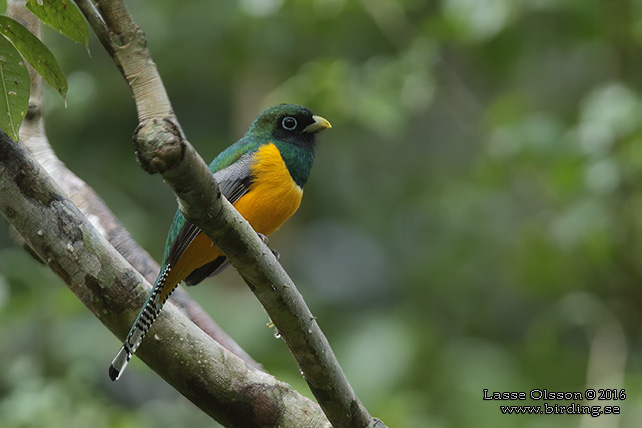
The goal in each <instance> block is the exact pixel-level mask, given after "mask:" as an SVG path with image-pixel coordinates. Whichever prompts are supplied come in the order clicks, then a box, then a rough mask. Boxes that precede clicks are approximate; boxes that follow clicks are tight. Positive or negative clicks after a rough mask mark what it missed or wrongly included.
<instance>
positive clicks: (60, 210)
mask: <svg viewBox="0 0 642 428" xmlns="http://www.w3.org/2000/svg"><path fill="white" fill-rule="evenodd" d="M0 212H1V213H2V214H3V215H4V217H5V218H6V219H7V220H8V221H9V222H10V223H11V224H12V225H13V226H14V227H15V228H16V229H17V230H18V231H19V232H20V234H21V235H22V236H23V237H24V239H25V240H26V242H27V243H28V244H29V246H30V247H31V248H32V249H33V250H34V252H35V253H36V254H37V255H38V257H40V258H41V259H42V260H44V261H45V262H46V263H47V265H48V266H49V267H50V268H51V269H52V270H53V271H54V272H55V273H57V274H58V275H59V276H60V277H61V278H62V279H63V281H65V282H66V283H67V284H68V285H69V288H70V289H71V290H72V291H73V292H74V294H76V296H78V298H79V299H80V300H81V301H82V302H83V303H84V304H85V305H86V306H87V307H88V308H89V309H90V310H91V311H92V312H93V313H94V314H95V315H96V317H98V318H99V319H100V320H101V322H103V324H105V326H107V328H109V329H110V330H111V331H113V332H114V333H115V334H118V335H122V334H123V331H126V330H127V329H128V328H129V325H130V323H131V322H132V314H135V313H136V312H137V311H138V309H139V308H140V307H141V306H142V304H143V303H144V300H145V297H146V294H147V290H148V289H149V284H147V283H146V280H145V278H143V277H142V276H141V275H140V274H139V273H138V272H137V271H136V270H135V269H133V268H132V267H131V266H130V265H129V264H128V263H127V261H126V260H125V259H124V258H123V257H122V256H121V255H120V254H119V253H118V252H117V251H116V250H115V249H114V248H113V247H112V246H111V245H110V244H109V243H108V242H107V241H106V240H105V238H104V237H103V236H102V235H101V234H100V233H99V232H98V231H97V230H96V229H95V228H94V227H93V226H92V225H91V223H89V221H87V219H86V218H85V217H84V216H83V215H82V214H81V213H80V211H79V210H78V208H77V207H76V206H75V205H74V204H73V203H72V202H71V201H69V200H68V199H66V198H65V197H64V196H63V194H62V192H61V190H60V189H59V188H58V187H57V186H56V184H55V183H54V182H53V180H52V179H51V178H50V177H49V176H48V175H47V173H46V172H45V171H44V170H43V169H42V167H41V166H40V165H39V163H38V162H37V161H36V160H35V159H33V157H32V155H31V154H30V153H29V152H28V151H27V150H26V149H25V148H24V147H23V146H21V145H19V144H16V143H15V142H13V141H11V140H10V139H9V137H8V136H7V135H6V134H4V133H3V132H0ZM138 355H139V357H140V358H142V360H143V361H144V362H145V363H146V364H147V365H148V366H150V367H151V368H152V369H153V370H155V371H156V372H157V373H159V374H160V375H161V376H162V377H163V378H164V379H165V380H166V381H167V382H168V383H169V384H171V385H172V386H173V387H174V388H176V389H177V390H178V391H179V392H180V393H181V394H183V395H184V396H185V397H187V398H189V399H190V400H191V401H192V402H194V404H196V405H197V406H198V407H200V408H201V409H202V410H203V411H204V412H206V413H207V414H209V415H211V416H212V417H214V418H215V419H217V420H218V421H220V422H221V423H222V424H224V425H226V426H230V427H263V426H266V427H267V426H283V427H292V428H296V427H302V426H306V427H307V426H311V427H328V426H329V423H328V422H327V420H326V419H325V417H324V415H323V413H322V412H321V410H320V409H319V408H318V407H317V405H316V404H315V403H313V402H311V401H310V400H308V399H306V398H304V397H302V396H300V395H299V394H298V393H297V392H296V391H294V390H292V388H291V387H290V386H289V385H287V384H284V383H282V382H279V381H278V380H276V379H275V378H274V377H272V376H270V375H268V374H266V373H264V372H262V371H260V370H257V369H255V368H253V367H251V366H249V365H247V364H246V363H244V362H243V361H242V360H241V359H239V358H238V357H236V356H234V355H233V354H231V353H230V352H228V351H227V350H226V349H225V348H223V347H221V346H220V345H219V344H218V343H217V342H216V341H214V340H212V339H211V338H210V337H209V336H207V335H206V334H205V333H204V332H203V331H202V330H200V329H199V328H198V327H196V326H195V325H194V324H193V323H192V322H190V321H189V320H188V319H187V318H186V317H185V316H184V315H183V314H182V313H181V312H180V311H178V310H176V308H175V307H174V306H172V305H169V306H167V308H166V310H164V311H163V312H162V314H161V315H160V316H159V318H158V320H157V321H156V323H155V325H154V330H153V332H152V334H150V335H149V336H148V339H147V340H146V341H145V342H144V343H143V344H142V346H141V347H140V349H139V352H138Z"/></svg>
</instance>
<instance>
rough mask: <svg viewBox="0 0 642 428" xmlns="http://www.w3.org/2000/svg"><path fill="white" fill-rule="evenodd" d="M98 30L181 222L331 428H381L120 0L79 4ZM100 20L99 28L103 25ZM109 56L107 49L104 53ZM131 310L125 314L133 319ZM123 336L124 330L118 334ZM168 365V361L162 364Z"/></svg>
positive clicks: (146, 152)
mask: <svg viewBox="0 0 642 428" xmlns="http://www.w3.org/2000/svg"><path fill="white" fill-rule="evenodd" d="M77 3H78V5H79V6H80V8H81V10H82V11H83V13H84V14H90V15H91V16H88V17H87V19H88V21H89V22H90V23H92V25H94V23H98V24H97V25H99V26H100V27H101V28H98V29H96V33H97V34H98V35H100V34H109V36H110V37H109V41H107V40H104V41H102V43H103V44H105V43H109V44H110V45H111V47H112V49H113V52H114V54H113V58H114V61H115V63H116V64H117V65H118V67H119V69H120V70H121V72H122V73H123V75H124V77H125V79H126V80H127V82H128V84H129V85H130V88H131V90H132V93H133V94H134V99H135V102H136V107H137V110H138V115H139V122H140V123H139V126H138V128H137V130H136V134H135V136H134V144H135V147H136V151H137V155H138V160H139V162H140V163H141V165H142V166H143V168H145V169H146V170H147V171H148V172H150V173H156V172H159V173H161V174H162V176H163V179H164V180H165V181H166V182H167V184H168V185H169V186H170V187H171V188H172V189H173V190H174V192H175V193H176V196H177V198H178V201H179V206H180V207H181V210H182V212H183V214H184V215H185V217H186V218H187V219H188V220H189V221H191V222H192V223H194V224H196V225H197V226H199V227H200V228H201V230H202V231H203V232H204V233H205V234H206V235H207V236H208V237H209V238H210V239H212V241H213V242H214V243H215V244H216V245H218V246H219V247H220V248H221V249H222V250H223V251H224V252H225V254H226V255H227V257H228V258H229V260H230V261H231V263H232V265H234V267H235V268H236V269H237V270H238V271H239V273H240V274H241V276H242V277H243V278H244V279H245V281H246V282H247V283H248V285H249V286H250V288H251V289H252V291H253V292H254V293H255V295H256V296H257V298H258V299H259V300H260V301H261V303H262V304H263V306H264V308H265V310H266V311H267V312H268V314H269V315H270V318H271V319H272V321H273V322H274V324H275V326H276V327H277V329H278V331H279V332H280V334H281V336H282V337H283V338H284V340H285V342H286V343H287V345H288V347H289V348H290V350H291V352H292V354H293V355H294V357H295V359H296V361H297V363H298V364H299V367H300V369H301V371H302V373H303V375H304V377H305V380H306V381H307V382H308V385H309V386H310V389H311V390H312V393H313V394H314V395H315V397H316V398H317V400H318V401H319V404H320V405H321V407H322V408H323V410H324V412H325V413H326V416H327V417H328V419H329V420H330V422H331V423H332V425H333V426H334V427H336V428H341V427H346V428H347V427H350V428H357V427H372V426H380V427H383V426H384V425H383V424H382V423H381V422H380V421H378V420H376V419H374V418H373V417H372V416H370V415H369V414H368V412H367V410H366V409H365V407H364V406H363V405H362V404H361V402H360V401H359V399H358V398H357V396H356V394H355V393H354V391H353V390H352V387H351V386H350V384H349V382H348V380H347V379H346V377H345V375H344V374H343V372H342V370H341V367H340V366H339V363H338V362H337V360H336V357H335V356H334V354H333V352H332V349H331V348H330V345H329V343H328V341H327V339H326V338H325V336H324V335H323V333H322V331H321V329H320V328H319V326H318V324H317V322H316V319H315V317H314V316H312V314H311V312H310V310H309V309H308V307H307V306H306V304H305V302H304V301H303V298H302V297H301V295H300V294H299V292H298V291H297V289H296V287H295V285H294V283H293V282H292V280H291V279H290V278H289V276H288V275H287V273H286V272H285V271H284V270H283V268H282V267H281V265H280V264H279V263H278V261H277V260H276V258H275V257H274V256H273V255H272V253H271V251H270V250H269V249H268V248H267V246H266V245H265V244H263V243H262V242H261V241H260V239H259V238H258V237H257V235H256V233H255V232H254V231H253V230H252V228H251V227H250V225H249V224H248V223H247V222H246V221H245V220H244V219H243V217H241V215H240V214H239V213H238V212H237V211H236V210H235V209H234V208H233V207H232V205H231V204H230V203H229V202H228V201H227V200H226V199H225V198H223V197H221V192H220V191H219V189H218V186H217V184H216V182H215V180H214V178H213V176H212V174H211V172H210V171H209V169H208V168H207V165H206V164H205V162H203V160H202V159H201V158H200V156H199V155H198V154H197V153H196V151H195V150H194V148H193V147H192V146H191V145H190V144H189V143H188V142H187V140H186V139H185V137H184V135H183V132H182V131H181V128H180V125H179V124H178V120H177V119H176V117H175V116H174V114H173V111H172V109H171V104H170V102H169V99H168V97H167V93H166V91H165V89H164V87H163V84H162V81H161V79H160V76H159V75H158V71H157V69H156V66H155V64H154V62H153V61H152V58H151V56H150V53H149V51H148V50H147V47H146V41H145V38H144V35H143V33H142V31H141V30H140V28H139V27H138V25H137V24H136V23H135V22H134V20H133V18H132V17H131V15H130V14H129V13H128V11H127V9H126V7H125V5H124V4H123V2H122V1H121V0H103V1H101V2H100V3H99V4H98V6H97V8H98V12H99V13H100V16H101V19H98V18H97V17H96V16H93V15H94V14H95V9H93V7H91V5H90V3H89V2H88V0H77ZM103 23H104V26H105V27H106V31H105V28H102V24H103ZM108 51H109V49H108ZM135 315H136V314H135V313H134V312H132V313H129V314H128V315H127V316H128V318H129V319H132V320H133V319H134V317H135ZM119 333H120V336H121V337H123V336H124V335H125V333H126V330H125V329H123V330H122V331H121V332H119ZM168 364H170V362H168Z"/></svg>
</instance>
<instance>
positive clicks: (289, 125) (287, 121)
mask: <svg viewBox="0 0 642 428" xmlns="http://www.w3.org/2000/svg"><path fill="white" fill-rule="evenodd" d="M296 125H297V122H296V119H295V118H293V117H291V116H288V117H285V118H283V120H282V121H281V126H283V129H287V130H288V131H292V130H293V129H294V128H296Z"/></svg>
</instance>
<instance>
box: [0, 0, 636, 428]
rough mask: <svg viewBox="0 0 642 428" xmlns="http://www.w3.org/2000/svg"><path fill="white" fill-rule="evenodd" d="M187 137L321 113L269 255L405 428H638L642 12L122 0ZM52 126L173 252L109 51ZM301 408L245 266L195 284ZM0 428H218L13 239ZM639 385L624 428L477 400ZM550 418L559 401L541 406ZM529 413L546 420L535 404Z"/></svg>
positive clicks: (120, 203)
mask: <svg viewBox="0 0 642 428" xmlns="http://www.w3.org/2000/svg"><path fill="white" fill-rule="evenodd" d="M130 7H131V9H132V12H133V14H134V17H135V18H136V19H137V20H138V21H139V22H140V23H141V25H142V27H143V29H144V30H145V32H146V34H147V37H148V39H149V44H150V48H151V50H152V53H153V55H154V56H155V59H156V62H157V63H158V66H159V69H160V72H161V74H162V76H163V78H164V79H165V83H166V85H167V87H168V90H169V92H170V96H171V98H172V101H173V103H174V107H175V109H176V112H177V115H178V117H179V119H180V120H181V123H182V124H183V126H184V128H185V131H186V133H187V135H188V137H189V139H190V141H191V143H192V144H194V146H195V147H196V148H197V149H198V150H199V152H200V153H201V155H202V156H203V157H204V158H205V159H206V160H209V159H212V158H213V157H214V156H216V154H217V153H219V152H220V151H221V150H223V148H225V147H226V146H227V145H229V144H230V143H232V142H233V141H235V140H236V139H237V138H238V137H239V136H240V135H242V134H243V133H244V131H245V129H246V128H247V126H248V124H249V122H250V121H251V120H252V118H253V117H254V116H255V115H256V114H257V113H258V112H259V111H260V110H261V109H262V108H263V107H265V106H267V105H270V104H273V103H277V102H296V103H300V104H304V105H306V106H308V107H310V108H311V109H312V110H313V111H314V112H315V113H317V114H320V115H322V116H324V117H326V118H327V119H329V120H330V121H331V122H332V124H333V126H334V128H333V129H332V130H331V131H328V132H326V133H324V134H322V136H321V143H320V145H319V150H318V156H317V159H316V163H315V167H314V170H313V173H312V176H311V179H310V181H309V182H308V184H307V186H306V192H305V198H304V202H303V205H302V207H301V210H300V211H299V213H298V214H297V215H296V216H295V217H294V218H293V219H292V220H290V222H289V223H288V224H287V225H286V226H285V227H284V228H283V230H281V231H279V232H278V233H277V234H275V235H274V236H273V237H272V239H271V243H272V246H273V247H274V248H277V249H278V250H279V251H280V253H281V262H282V263H283V265H284V266H285V268H286V270H287V271H288V272H289V273H290V274H291V275H292V277H293V279H294V281H295V282H296V284H297V285H298V286H299V288H300V290H301V292H302V293H303V295H304V296H305V297H306V300H307V302H308V304H309V305H310V307H311V309H312V311H313V312H314V313H315V315H316V316H317V317H318V319H319V324H320V325H321V327H322V328H323V329H324V331H325V333H326V335H327V336H328V338H329V340H330V342H331V343H332V345H333V347H334V349H335V351H336V353H337V356H338V358H339V361H340V362H341V364H342V366H343V368H344V370H345V372H346V374H347V376H348V378H349V379H350V380H351V382H352V383H353V386H354V387H355V390H356V392H357V394H358V395H359V396H360V398H361V399H362V401H363V402H364V404H365V405H366V407H367V408H368V409H369V411H370V412H371V413H372V414H373V415H375V416H378V417H380V418H381V419H382V420H384V421H385V422H386V424H387V425H388V426H390V427H411V428H412V427H428V426H431V427H471V426H488V427H515V426H525V427H568V426H578V427H579V426H582V427H588V426H590V427H593V426H600V427H601V426H605V427H606V426H608V427H634V426H638V425H639V420H640V419H641V418H642V396H641V394H640V391H641V389H642V364H641V363H640V357H641V353H642V352H641V351H642V349H641V347H640V338H641V332H640V328H639V325H640V321H641V320H640V314H641V313H642V312H641V309H642V289H641V287H640V284H641V280H642V264H641V263H640V261H639V260H640V255H641V253H642V241H641V239H642V193H641V192H640V189H639V187H640V185H639V182H640V176H641V175H642V174H641V171H642V120H641V119H640V118H641V117H642V99H641V97H640V88H641V86H642V80H641V78H640V76H642V53H641V51H642V6H640V3H639V2H634V1H632V0H613V1H609V2H598V1H594V0H566V1H563V2H561V1H555V0H521V1H514V0H485V1H478V0H441V1H432V2H426V1H421V0H399V1H395V0H378V1H367V0H362V1H357V0H263V1H259V0H242V1H239V2H214V3H212V2H210V1H205V0H194V1H190V2H175V1H167V0H156V1H153V2H152V1H138V2H131V4H130ZM45 37H46V42H47V44H48V46H50V48H51V49H52V50H53V51H54V54H55V55H56V57H57V58H58V60H59V62H60V63H61V65H62V68H63V70H64V71H65V73H67V75H68V79H69V92H68V102H67V106H66V107H65V106H64V104H63V102H62V101H61V100H60V98H59V97H58V96H56V94H55V93H53V91H52V92H51V93H50V94H49V95H50V97H48V99H47V104H46V108H47V131H48V135H49V138H50V140H51V142H52V145H53V146H54V148H55V149H56V150H57V153H58V155H59V156H60V158H61V159H62V160H63V161H64V162H66V163H67V165H68V166H69V167H70V168H71V169H72V170H74V171H75V172H76V173H77V174H78V175H80V176H81V177H82V178H83V179H84V180H86V181H87V182H88V183H89V184H90V185H91V186H93V187H94V188H95V189H96V190H97V191H98V192H99V193H100V194H101V195H102V196H103V198H104V199H105V200H106V201H107V202H108V204H109V205H110V207H111V208H112V209H113V210H114V211H115V212H116V214H117V215H118V216H119V218H120V219H121V220H122V221H123V222H124V224H125V225H126V226H127V227H128V229H129V230H130V231H131V232H132V234H133V235H134V237H135V238H136V239H137V240H138V241H139V242H140V243H141V244H142V245H143V246H144V247H145V248H146V249H148V251H149V252H150V253H151V254H152V255H153V256H154V257H156V258H157V259H160V258H161V255H162V248H163V244H164V240H165V235H166V231H167V227H168V225H169V223H170V222H171V219H172V216H173V213H174V210H175V208H176V204H175V201H174V200H173V197H172V195H171V193H170V191H169V189H167V188H166V187H165V186H164V185H163V184H162V183H161V182H160V181H159V179H158V177H155V176H148V175H146V174H145V173H144V172H143V171H142V170H141V169H140V167H139V166H138V165H137V164H136V162H135V158H134V156H133V153H132V147H131V144H130V141H131V135H132V132H133V129H134V128H135V126H136V115H135V112H134V106H133V102H132V100H131V95H130V94H129V93H128V90H127V87H126V85H125V84H124V82H123V81H122V80H121V79H122V78H121V76H120V75H119V74H118V73H117V71H116V69H115V68H114V67H113V65H112V64H111V63H110V60H109V58H108V57H107V55H106V54H105V53H104V52H103V51H102V48H101V46H100V45H99V44H98V43H97V42H96V40H95V39H92V40H91V43H90V48H91V57H88V56H87V55H86V53H85V50H84V48H83V47H82V46H80V45H73V44H72V43H71V42H69V41H68V40H66V39H64V38H63V37H62V36H59V35H57V34H55V33H54V32H53V31H46V34H45ZM189 291H190V293H191V294H192V295H193V296H194V297H195V298H196V299H197V300H198V301H199V302H200V303H201V304H202V305H203V306H204V307H205V308H206V310H207V311H208V312H209V313H210V314H212V316H213V318H214V319H215V320H217V321H218V322H219V323H220V324H221V325H222V326H223V327H224V328H225V330H226V331H228V332H229V333H230V334H231V335H232V336H233V337H235V338H236V339H237V340H238V341H239V342H240V343H241V345H242V346H243V347H244V348H245V349H246V350H248V351H249V352H250V354H251V355H253V356H254V357H255V358H256V359H257V360H258V361H261V362H262V363H264V365H265V367H266V368H267V369H268V370H269V371H270V372H271V373H273V374H275V375H276V376H277V377H279V378H280V379H282V380H285V381H287V382H289V383H291V384H292V385H293V386H294V387H295V388H297V389H298V390H299V391H301V392H303V393H305V394H307V395H310V393H309V391H307V387H306V385H305V383H304V381H303V380H302V379H301V378H300V376H299V373H298V370H297V368H296V365H295V363H294V361H293V359H292V358H291V356H290V355H289V353H288V351H287V349H286V347H285V345H284V344H283V343H282V342H281V341H280V340H279V339H276V338H275V337H274V336H273V332H272V331H271V330H270V329H268V328H265V324H266V322H267V321H268V320H267V316H266V315H265V313H264V311H263V310H262V309H261V307H260V305H259V304H258V303H257V302H256V300H255V298H254V296H253V295H252V293H251V292H250V291H249V290H248V289H247V287H246V286H245V285H244V284H243V283H242V281H241V280H240V278H239V277H238V276H237V275H236V273H235V272H234V271H233V270H231V269H230V270H228V271H226V272H225V273H224V274H223V275H221V276H219V277H216V278H214V279H211V280H209V281H208V282H206V283H204V284H203V285H201V286H199V287H196V288H194V289H190V290H189ZM0 343H2V346H1V347H0V367H2V370H1V371H0V421H1V424H2V426H3V427H8V428H13V427H40V426H47V427H50V428H56V427H85V426H93V427H97V428H100V427H122V428H127V427H132V428H133V427H136V428H138V427H142V428H145V427H161V428H162V427H179V426H191V427H199V426H212V425H213V423H212V422H211V420H210V419H209V418H207V417H206V416H205V415H203V414H201V413H200V412H199V411H198V410H197V409H196V408H195V407H194V406H192V405H191V404H190V403H189V402H187V401H186V400H185V399H183V398H182V397H180V396H179V395H178V394H177V393H176V392H174V391H173V390H172V389H171V388H169V387H168V386H166V385H165V384H164V382H163V381H162V380H160V379H159V378H158V377H157V376H156V375H155V374H154V373H153V372H151V371H150V370H149V369H147V368H146V367H145V366H144V365H143V364H142V363H140V362H139V361H137V360H135V361H134V362H133V364H132V366H133V367H132V368H131V369H130V370H129V371H128V372H127V374H126V376H124V378H123V379H122V380H120V381H119V382H118V383H115V384H112V383H111V382H110V381H109V379H108V377H107V367H108V365H109V362H110V361H111V358H112V357H113V354H114V352H116V350H117V349H118V346H119V341H118V340H117V339H116V338H115V337H113V336H112V335H111V334H110V333H109V332H108V331H107V330H106V329H105V328H103V326H102V325H101V324H100V323H99V322H98V320H96V319H95V318H94V317H93V316H92V315H91V314H89V312H88V311H87V310H86V309H85V308H84V307H83V306H82V304H81V303H80V302H79V301H78V300H77V299H76V298H75V297H74V296H73V295H72V294H71V293H70V292H69V291H68V290H67V288H66V287H65V286H64V285H63V284H62V283H61V282H60V281H59V280H58V279H57V277H55V276H54V275H53V274H52V273H51V272H49V271H48V270H46V269H45V268H44V267H41V266H38V265H37V264H36V262H34V261H33V260H32V259H31V258H30V257H29V256H28V255H27V254H26V253H25V252H24V251H23V250H21V249H20V248H17V247H16V246H15V245H14V244H13V243H12V242H11V240H10V239H9V232H8V228H7V227H6V226H2V227H0ZM603 387H606V388H618V389H619V388H625V389H626V394H627V398H626V400H624V401H620V402H597V401H595V402H593V403H589V404H594V405H595V404H599V405H608V404H612V405H613V404H614V405H620V406H621V409H622V415H620V416H606V415H605V416H601V417H598V418H591V417H587V416H585V417H580V416H575V415H573V416H559V415H558V416H524V415H520V416H515V415H513V416H504V415H502V414H501V412H500V410H499V405H498V403H496V402H489V401H484V400H482V390H483V389H484V388H487V389H489V390H490V391H509V390H510V391H526V392H528V391H530V390H531V389H533V388H547V389H548V390H549V391H581V392H583V391H584V390H585V389H586V388H595V389H597V388H603ZM549 403H550V404H555V403H557V404H570V403H568V402H549ZM519 404H542V403H541V402H532V401H530V400H528V401H527V402H525V403H519Z"/></svg>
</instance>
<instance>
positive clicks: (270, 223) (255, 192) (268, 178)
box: [234, 143, 303, 235]
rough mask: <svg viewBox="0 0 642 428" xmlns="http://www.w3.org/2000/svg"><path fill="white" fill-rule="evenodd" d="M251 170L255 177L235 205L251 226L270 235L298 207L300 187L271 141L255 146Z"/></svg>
mask: <svg viewBox="0 0 642 428" xmlns="http://www.w3.org/2000/svg"><path fill="white" fill-rule="evenodd" d="M250 171H251V173H252V176H253V177H254V181H253V182H252V184H251V185H250V188H249V190H248V192H247V193H246V194H245V195H244V196H243V197H241V198H240V199H239V200H238V201H236V203H235V204H234V207H235V208H236V209H237V210H238V212H239V213H241V215H242V216H243V217H245V219H246V220H247V221H248V222H249V223H250V224H251V225H252V227H253V228H254V230H256V231H257V232H259V233H262V234H264V235H269V234H270V233H272V232H274V231H275V230H277V229H278V228H279V227H281V225H283V223H285V221H286V220H287V219H288V218H290V216H291V215H292V214H294V213H295V212H296V210H297V209H298V208H299V205H300V204H301V198H302V197H303V189H301V188H300V187H299V186H298V185H297V184H296V183H295V182H294V180H292V177H291V176H290V172H289V171H288V168H287V167H286V165H285V162H284V161H283V158H282V157H281V153H280V152H279V149H278V148H277V147H276V146H275V145H274V144H272V143H270V144H265V145H263V146H261V147H260V148H259V149H258V151H257V152H256V154H255V157H254V162H253V163H252V166H251V167H250Z"/></svg>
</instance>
